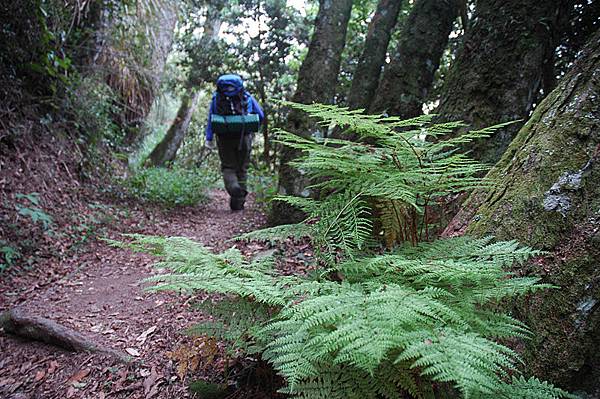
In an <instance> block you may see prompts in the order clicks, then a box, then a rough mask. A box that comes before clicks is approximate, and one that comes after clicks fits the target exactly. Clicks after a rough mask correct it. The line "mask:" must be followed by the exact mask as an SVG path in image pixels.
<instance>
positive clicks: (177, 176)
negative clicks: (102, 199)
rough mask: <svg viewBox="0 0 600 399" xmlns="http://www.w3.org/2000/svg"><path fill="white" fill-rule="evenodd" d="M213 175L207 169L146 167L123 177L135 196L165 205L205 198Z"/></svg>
mask: <svg viewBox="0 0 600 399" xmlns="http://www.w3.org/2000/svg"><path fill="white" fill-rule="evenodd" d="M214 184H215V176H214V174H213V173H210V171H207V169H193V170H188V169H181V168H173V169H167V168H145V169H139V170H137V171H136V172H135V174H134V175H133V176H131V177H129V178H128V179H127V180H125V182H124V185H125V187H126V189H127V190H128V192H129V193H130V194H131V195H133V196H134V197H136V198H138V199H140V200H142V201H148V202H153V203H159V204H162V205H165V206H167V207H175V206H186V205H196V204H198V203H202V202H205V201H206V200H207V199H208V189H210V188H211V187H212V186H214Z"/></svg>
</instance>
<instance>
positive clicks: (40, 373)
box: [33, 370, 46, 382]
mask: <svg viewBox="0 0 600 399" xmlns="http://www.w3.org/2000/svg"><path fill="white" fill-rule="evenodd" d="M45 376H46V372H45V371H44V370H39V371H38V372H37V373H35V378H34V379H33V380H34V381H35V382H38V381H41V380H42V379H43V378H44V377H45Z"/></svg>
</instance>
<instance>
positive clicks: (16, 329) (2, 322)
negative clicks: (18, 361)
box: [0, 308, 131, 363]
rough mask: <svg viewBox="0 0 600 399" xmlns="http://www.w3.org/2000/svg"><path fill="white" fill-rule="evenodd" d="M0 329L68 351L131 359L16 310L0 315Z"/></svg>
mask: <svg viewBox="0 0 600 399" xmlns="http://www.w3.org/2000/svg"><path fill="white" fill-rule="evenodd" d="M0 328H2V329H3V330H4V332H6V333H8V334H12V335H16V336H18V337H21V338H25V339H29V340H32V341H41V342H45V343H47V344H50V345H54V346H58V347H60V348H63V349H66V350H68V351H72V352H95V353H102V354H106V355H109V356H112V357H114V358H115V359H117V360H119V361H120V362H123V363H129V362H131V357H130V356H128V355H126V354H124V353H121V352H119V351H117V350H114V349H111V348H106V347H104V346H101V345H99V344H97V343H96V342H93V341H91V340H89V339H88V338H86V337H84V336H83V335H81V334H80V333H78V332H77V331H75V330H72V329H70V328H67V327H64V326H62V325H60V324H58V323H56V322H55V321H52V320H50V319H46V318H43V317H36V316H31V315H28V314H26V313H24V312H23V311H22V310H20V309H18V308H15V309H11V310H9V311H6V312H3V313H0Z"/></svg>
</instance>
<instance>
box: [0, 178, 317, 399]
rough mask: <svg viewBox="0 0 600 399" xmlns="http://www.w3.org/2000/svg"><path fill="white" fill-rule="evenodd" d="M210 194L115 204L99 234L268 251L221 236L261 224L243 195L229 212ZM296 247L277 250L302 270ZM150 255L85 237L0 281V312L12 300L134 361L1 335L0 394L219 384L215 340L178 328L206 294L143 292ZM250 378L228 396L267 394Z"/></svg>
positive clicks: (161, 391)
mask: <svg viewBox="0 0 600 399" xmlns="http://www.w3.org/2000/svg"><path fill="white" fill-rule="evenodd" d="M210 197H211V199H210V201H209V202H208V203H207V204H204V205H199V206H197V207H185V208H177V209H172V210H165V209H161V208H159V207H156V206H145V205H141V204H129V205H128V206H126V207H125V208H124V207H123V205H120V209H121V211H120V212H117V214H118V217H116V218H114V219H112V220H111V223H109V224H107V225H106V226H105V227H104V230H103V231H102V234H101V236H102V237H107V238H110V239H117V240H120V239H122V235H121V234H123V233H141V234H149V235H168V236H185V237H188V238H191V239H193V240H195V241H198V242H200V243H202V244H203V245H205V246H209V247H211V248H212V249H213V250H215V251H222V250H224V249H226V248H229V247H231V246H233V245H236V246H237V247H238V248H240V250H241V251H242V252H243V253H244V254H245V255H247V256H253V255H255V254H257V253H261V252H263V251H269V250H270V249H269V248H267V247H265V246H263V245H259V244H256V243H234V242H231V241H229V239H231V238H232V237H234V236H236V235H238V234H240V233H243V232H247V231H251V230H255V229H256V228H259V227H261V226H264V225H265V216H264V213H263V212H262V208H261V207H260V206H258V205H256V204H254V201H253V199H252V197H250V199H249V202H248V203H247V206H246V210H244V211H242V212H235V213H233V212H231V211H230V210H229V209H228V204H227V194H226V193H225V192H223V191H222V190H213V191H211V195H210ZM103 206H106V207H112V206H113V205H111V204H104V205H103ZM289 251H291V252H289ZM305 251H307V249H306V246H305V245H301V244H298V245H297V246H296V247H295V248H291V249H289V248H288V250H286V253H284V254H282V256H283V257H285V258H286V262H285V265H286V266H285V267H286V268H296V267H297V268H298V269H300V270H302V269H303V268H306V264H307V262H305V260H306V258H305V256H304V252H305ZM307 255H308V256H310V254H307ZM155 261H156V259H154V258H152V257H151V256H148V255H145V254H139V253H133V252H132V251H129V250H124V249H119V248H115V247H111V246H109V245H108V244H107V243H106V242H104V241H102V240H100V239H98V238H94V239H90V240H89V242H87V243H86V244H84V245H82V246H81V248H79V249H78V250H77V251H76V252H75V253H73V254H72V255H70V256H68V257H63V258H62V259H60V260H52V259H48V260H47V263H45V266H44V265H41V264H40V265H38V266H37V268H36V269H35V270H31V271H30V272H19V273H17V274H14V275H12V276H11V277H10V278H2V279H0V311H2V310H6V309H9V308H14V307H18V308H19V309H22V310H24V311H25V312H27V313H29V314H31V315H34V316H40V317H45V318H49V319H51V320H54V321H56V322H58V323H60V324H61V325H63V326H65V327H68V328H72V329H74V330H76V331H78V332H80V333H81V334H83V335H84V336H86V337H87V338H89V339H91V340H94V341H96V342H98V343H99V344H102V345H104V346H106V347H110V348H113V349H116V350H119V351H122V352H123V353H127V354H129V355H130V356H131V358H132V359H133V361H132V362H131V363H129V364H123V363H120V362H118V361H116V360H115V359H114V358H111V357H109V356H106V355H102V354H98V353H71V352H66V351H64V350H61V349H58V348H57V347H53V346H50V345H46V344H43V343H38V342H32V341H25V340H22V339H19V338H15V337H12V336H10V335H5V334H0V353H2V356H1V357H0V397H2V398H15V399H17V398H18V399H25V398H27V399H33V398H145V399H150V398H155V399H158V398H186V397H192V396H193V394H191V393H190V391H189V390H188V385H189V383H190V382H191V381H193V380H197V379H206V380H211V381H219V380H220V381H221V382H223V377H222V371H223V369H224V368H225V363H226V361H225V357H224V356H222V355H223V350H222V349H223V348H222V344H220V343H218V344H216V343H212V345H213V346H215V347H216V348H217V353H216V356H215V357H214V358H213V355H214V353H209V354H207V353H208V352H207V348H208V346H210V344H211V342H208V341H207V340H206V339H199V338H192V337H189V336H186V335H184V334H182V330H184V329H186V328H188V327H190V326H192V325H193V324H194V322H197V321H199V320H201V319H202V317H204V316H202V314H200V313H199V312H197V311H194V309H193V304H194V302H196V301H197V300H199V299H204V298H205V297H204V298H202V297H201V296H197V297H190V296H184V295H179V294H176V293H163V292H161V293H149V292H146V291H144V286H145V283H144V282H143V280H144V279H145V278H147V277H150V276H152V275H154V274H157V273H158V272H157V270H156V269H155V268H153V264H154V263H155ZM213 349H214V348H213ZM203 351H204V353H205V354H207V355H206V356H205V357H203V356H201V354H202V353H203ZM229 366H231V365H229ZM237 367H238V369H239V368H243V367H245V366H240V365H239V364H238V366H237ZM232 369H235V366H233V367H231V368H230V370H232ZM225 383H227V384H230V385H231V384H232V381H230V380H228V381H225ZM250 385H253V387H249V386H246V387H242V388H240V389H238V390H237V391H235V390H234V391H235V392H233V393H232V394H231V395H230V397H232V398H233V397H236V398H249V397H256V398H259V397H268V395H269V393H268V392H267V390H270V389H272V388H273V387H271V388H270V389H264V390H263V389H262V388H261V387H260V384H250ZM261 390H263V392H261Z"/></svg>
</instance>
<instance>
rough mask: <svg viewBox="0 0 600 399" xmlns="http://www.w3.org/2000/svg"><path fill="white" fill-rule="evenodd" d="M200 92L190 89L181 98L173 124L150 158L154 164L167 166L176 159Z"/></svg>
mask: <svg viewBox="0 0 600 399" xmlns="http://www.w3.org/2000/svg"><path fill="white" fill-rule="evenodd" d="M199 98H200V93H199V92H197V91H192V90H191V89H188V90H187V91H186V92H185V93H184V95H183V98H182V99H181V106H180V107H179V111H177V116H176V117H175V119H174V120H173V124H172V125H171V127H170V128H169V130H168V131H167V134H166V135H165V137H164V138H163V139H162V140H161V141H160V143H158V145H157V146H156V147H154V149H153V150H152V152H151V153H150V155H149V156H148V159H149V160H150V163H151V164H152V166H166V165H168V164H169V163H171V162H173V161H174V160H175V156H176V155H177V151H178V150H179V147H180V146H181V143H182V142H183V139H184V138H185V133H186V132H187V130H188V127H189V126H190V123H191V121H192V117H193V116H194V112H196V108H197V106H198V99H199Z"/></svg>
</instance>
